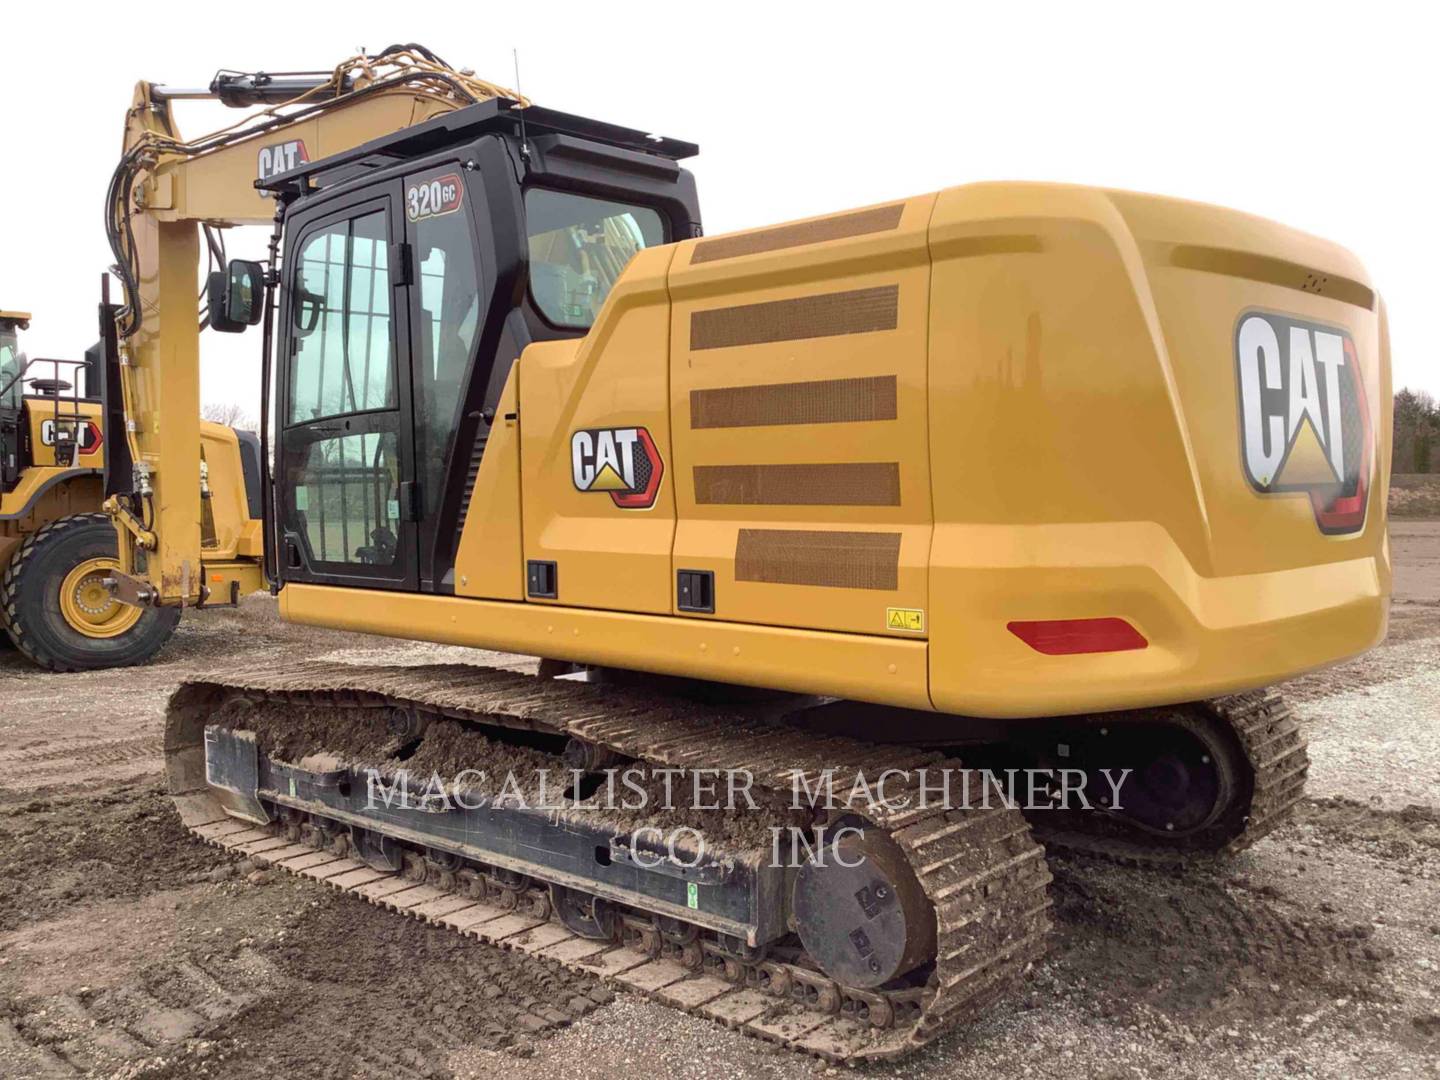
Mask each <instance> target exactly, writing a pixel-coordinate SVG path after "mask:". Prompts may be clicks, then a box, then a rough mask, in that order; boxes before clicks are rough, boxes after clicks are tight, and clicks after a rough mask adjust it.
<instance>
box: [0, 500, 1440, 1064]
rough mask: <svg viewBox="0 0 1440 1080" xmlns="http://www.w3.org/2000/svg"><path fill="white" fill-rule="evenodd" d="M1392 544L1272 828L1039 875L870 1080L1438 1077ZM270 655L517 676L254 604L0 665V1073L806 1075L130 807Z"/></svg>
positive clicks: (1437, 837)
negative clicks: (1172, 857) (173, 702)
mask: <svg viewBox="0 0 1440 1080" xmlns="http://www.w3.org/2000/svg"><path fill="white" fill-rule="evenodd" d="M1391 539H1392V545H1393V551H1394V556H1395V561H1396V565H1397V571H1396V603H1395V606H1394V609H1393V616H1392V623H1391V632H1390V636H1389V638H1388V639H1387V641H1386V643H1385V644H1384V646H1382V647H1381V648H1380V649H1378V650H1376V651H1375V652H1374V653H1372V654H1371V655H1369V656H1366V657H1363V658H1361V659H1359V660H1357V661H1354V662H1352V663H1349V664H1346V665H1344V666H1341V667H1338V668H1334V669H1331V670H1329V671H1326V672H1322V673H1319V674H1316V675H1311V676H1307V677H1305V678H1303V679H1299V680H1296V681H1295V682H1294V683H1292V684H1291V685H1290V687H1289V693H1290V696H1291V697H1292V698H1293V700H1294V701H1295V702H1296V705H1297V708H1298V710H1299V712H1300V714H1301V716H1302V717H1303V719H1304V721H1305V723H1306V726H1307V729H1308V734H1309V737H1310V740H1311V755H1312V759H1313V762H1314V764H1313V767H1312V770H1311V785H1310V794H1309V797H1308V798H1307V800H1306V801H1305V803H1304V804H1303V805H1302V807H1301V811H1300V813H1299V814H1298V816H1297V818H1296V820H1295V821H1294V822H1293V823H1291V824H1289V825H1287V826H1285V827H1284V828H1283V829H1281V830H1280V831H1279V832H1277V833H1276V834H1274V835H1272V836H1271V837H1269V838H1267V839H1266V840H1263V841H1262V842H1260V843H1259V844H1258V845H1257V846H1256V847H1255V848H1254V849H1253V850H1251V851H1249V852H1247V853H1245V854H1244V855H1242V856H1240V857H1238V858H1236V859H1234V860H1233V861H1231V862H1229V863H1227V864H1225V865H1223V866H1220V867H1210V868H1203V869H1196V870H1193V871H1191V872H1188V873H1184V874H1177V873H1174V872H1156V871H1139V870H1130V869H1122V868H1118V867H1114V866H1109V865H1105V864H1102V863H1094V862H1090V861H1082V860H1075V859H1068V858H1056V859H1054V860H1053V863H1054V869H1055V877H1056V881H1055V885H1054V899H1055V916H1056V932H1055V935H1054V938H1053V941H1052V946H1051V951H1050V954H1049V956H1048V957H1047V958H1046V959H1045V960H1044V961H1043V962H1041V963H1040V964H1037V965H1036V966H1035V967H1034V968H1033V970H1032V971H1031V973H1030V975H1029V976H1028V978H1027V981H1026V983H1025V985H1024V986H1023V987H1021V988H1020V990H1019V991H1017V992H1016V993H1014V994H1012V995H1011V996H1010V997H1009V998H1008V999H1007V1000H1006V1001H1004V1002H1003V1003H1002V1004H1001V1005H1000V1006H999V1007H998V1008H996V1009H994V1010H992V1011H991V1012H990V1013H989V1014H988V1015H987V1016H986V1017H985V1018H984V1019H983V1020H982V1021H981V1022H979V1023H977V1024H975V1025H973V1026H971V1027H969V1028H967V1029H965V1030H962V1031H958V1032H955V1033H953V1034H951V1035H950V1036H949V1037H947V1038H945V1039H944V1040H942V1041H941V1042H940V1043H939V1044H938V1045H935V1046H932V1047H930V1048H929V1049H927V1050H925V1051H924V1052H922V1053H920V1054H918V1055H916V1056H915V1057H913V1058H911V1059H909V1060H907V1061H906V1062H904V1063H903V1064H902V1065H901V1066H899V1067H898V1068H897V1069H896V1070H894V1074H895V1075H902V1074H903V1075H907V1076H921V1077H927V1076H951V1075H983V1076H987V1077H994V1078H997V1080H1006V1078H1011V1077H1025V1076H1041V1075H1046V1076H1055V1075H1065V1076H1076V1077H1103V1078H1107V1080H1120V1078H1126V1077H1150V1076H1155V1077H1160V1076H1164V1077H1195V1078H1198V1077H1227V1078H1229V1077H1242V1076H1244V1077H1255V1076H1260V1077H1270V1076H1273V1077H1282V1076H1283V1077H1289V1076H1327V1077H1362V1076H1363V1077H1399V1076H1415V1077H1420V1076H1440V799H1437V795H1436V792H1437V790H1440V722H1437V721H1440V663H1437V661H1440V521H1411V520H1400V521H1396V522H1394V523H1393V524H1392V530H1391ZM296 656H304V657H307V658H322V659H323V658H334V659H344V660H349V661H352V662H364V661H366V660H371V661H375V662H379V661H382V660H383V661H384V662H387V663H394V662H416V663H422V662H431V661H441V660H445V661H449V660H455V659H461V658H467V659H472V660H481V661H483V662H488V663H495V662H505V663H508V664H511V665H514V666H516V667H518V668H522V669H523V668H525V667H526V666H527V665H528V664H529V662H528V661H525V660H524V659H523V658H515V657H504V658H502V657H498V656H496V655H494V654H477V653H474V652H469V651H464V650H457V649H448V648H441V647H436V646H426V645H414V644H407V643H401V642H390V641H386V640H383V639H375V638H367V637H359V636H356V635H348V634H341V633H336V632H329V631H317V630H313V629H308V628H303V627H291V626H286V625H284V624H282V623H281V622H280V621H279V620H278V618H277V617H276V614H275V611H274V607H273V604H272V603H271V602H270V601H269V600H268V599H267V598H256V599H252V600H250V601H248V602H247V603H246V604H244V605H243V607H242V608H241V609H240V610H239V611H238V612H209V613H200V614H197V615H190V616H187V618H186V620H185V621H184V622H183V623H182V625H181V628H180V630H179V632H178V633H177V635H176V638H175V640H174V641H173V642H172V643H171V645H170V646H169V647H168V648H167V649H166V650H165V651H164V653H162V655H161V657H160V659H159V660H158V661H157V662H156V663H154V664H152V665H151V666H149V667H146V668H143V669H138V670H132V671H124V672H112V673H99V674H88V675H72V676H55V675H44V674H40V673H38V672H36V671H34V670H31V669H30V668H28V667H26V666H25V665H24V664H23V663H22V661H20V660H19V659H18V658H17V657H16V656H15V655H14V654H13V653H9V652H0V748H3V749H0V1076H6V1077H8V1076H14V1077H28V1076H51V1075H53V1076H67V1075H77V1074H78V1075H85V1074H90V1075H96V1076H115V1077H134V1078H139V1077H191V1076H206V1077H235V1078H239V1077H248V1076H255V1075H289V1076H296V1077H312V1076H313V1077H350V1076H386V1077H402V1078H403V1077H451V1076H453V1077H459V1078H468V1077H481V1076H493V1075H495V1074H497V1073H498V1074H501V1075H506V1076H519V1077H533V1078H537V1080H538V1078H551V1077H554V1078H560V1077H564V1078H567V1080H569V1078H577V1077H611V1076H615V1075H617V1074H619V1075H626V1074H639V1073H643V1074H646V1075H650V1076H675V1077H711V1076H765V1077H801V1076H808V1075H811V1074H813V1073H814V1072H815V1071H816V1070H817V1066H816V1064H815V1063H814V1062H812V1061H809V1060H807V1059H804V1058H800V1057H797V1056H794V1055H791V1054H788V1053H785V1052H783V1051H779V1050H775V1049H772V1048H770V1047H769V1046H767V1045H766V1044H763V1043H759V1042H756V1041H754V1040H751V1039H748V1038H746V1037H744V1036H742V1035H739V1034H735V1033H732V1032H729V1031H725V1030H722V1029H719V1028H716V1027H714V1026H712V1025H710V1024H708V1023H706V1022H703V1021H700V1020H696V1019H693V1018H691V1017H688V1016H684V1015H680V1014H676V1013H674V1012H672V1011H670V1010H668V1009H665V1008H663V1007H661V1006H658V1005H653V1004H650V1003H648V1002H646V1001H643V1000H640V999H637V998H634V997H631V996H628V995H625V994H620V995H618V996H617V995H612V994H611V993H610V992H609V991H608V990H607V989H606V988H604V987H603V986H601V985H600V984H599V983H598V982H597V981H595V980H593V979H590V978H588V977H585V976H581V975H575V974H570V973H567V972H564V971H562V970H560V969H558V968H554V967H551V966H547V965H546V964H544V963H542V962H540V961H537V960H534V959H529V958H525V957H521V956H518V955H516V954H514V953H510V952H504V951H501V950H498V949H494V948H490V947H487V946H484V945H481V944H479V943H476V942H473V941H470V940H468V939H462V938H459V937H458V936H456V935H452V934H450V933H448V932H445V931H442V930H438V929H433V928H429V927H425V926H423V925H420V924H418V923H416V922H414V921H413V920H404V919H401V918H399V917H397V916H394V915H392V914H388V913H385V912H382V911H380V910H379V909H376V908H372V907H370V906H368V905H365V904H363V903H360V902H358V901H355V900H352V899H349V898H347V897H343V896H340V895H338V894H336V893H334V892H332V891H330V890H325V889H322V888H321V887H319V886H317V885H313V884H311V883H307V882H304V881H301V880H298V879H293V878H289V877H287V876H285V875H276V874H275V873H274V872H273V871H265V870H263V869H258V868H255V867H251V866H249V865H248V864H245V863H241V864H238V865H237V864H235V863H233V862H232V861H231V860H230V859H229V858H228V857H226V856H224V855H222V854H220V853H219V852H217V851H215V850H213V849H210V848H207V847H204V846H202V845H200V844H199V843H197V842H194V841H192V840H190V839H188V838H187V837H186V836H185V835H184V834H183V833H182V831H181V829H180V826H179V824H178V822H177V821H176V820H175V818H174V816H173V815H172V813H171V812H170V809H169V807H168V805H167V804H166V802H165V800H164V798H163V797H162V796H161V794H160V783H161V782H160V777H159V764H160V715H161V711H162V709H163V705H164V701H165V698H166V696H167V695H168V694H169V692H170V691H171V689H173V687H174V686H175V685H176V684H177V682H178V681H179V680H180V679H181V678H182V677H184V676H186V675H188V674H190V673H192V672H194V671H197V670H202V669H207V668H210V667H213V666H215V664H216V663H217V660H219V659H220V658H228V657H235V658H236V659H237V660H242V659H243V661H244V662H247V663H248V662H253V661H256V660H261V661H263V660H264V659H266V658H274V659H275V660H276V661H280V660H282V659H285V658H289V657H296ZM820 1071H821V1072H824V1073H827V1074H831V1075H839V1074H841V1073H844V1072H845V1070H841V1069H825V1068H823V1067H820ZM865 1074H866V1075H874V1076H880V1075H888V1073H887V1072H886V1070H882V1069H879V1068H873V1069H869V1070H865Z"/></svg>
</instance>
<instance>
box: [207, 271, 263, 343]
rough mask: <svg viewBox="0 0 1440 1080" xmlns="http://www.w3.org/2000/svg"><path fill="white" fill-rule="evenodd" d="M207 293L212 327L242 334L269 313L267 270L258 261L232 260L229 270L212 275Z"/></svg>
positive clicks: (223, 332) (221, 330)
mask: <svg viewBox="0 0 1440 1080" xmlns="http://www.w3.org/2000/svg"><path fill="white" fill-rule="evenodd" d="M205 291H206V296H207V298H208V299H209V301H210V328H211V329H212V330H218V331H220V332H221V333H222V334H238V333H240V332H241V331H242V330H244V329H245V328H246V327H247V326H254V325H255V324H256V323H258V322H259V321H260V318H261V316H262V315H263V314H264V313H265V268H264V267H262V266H261V265H260V264H259V263H258V262H249V261H247V260H245V259H231V260H230V265H229V266H227V267H226V268H225V270H223V271H220V270H216V271H215V272H214V273H212V274H211V275H210V280H209V281H208V282H207V283H206V288H205Z"/></svg>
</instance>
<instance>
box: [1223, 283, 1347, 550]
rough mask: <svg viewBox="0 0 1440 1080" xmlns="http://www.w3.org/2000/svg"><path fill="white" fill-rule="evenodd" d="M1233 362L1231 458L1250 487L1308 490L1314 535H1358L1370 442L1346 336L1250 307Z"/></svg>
mask: <svg viewBox="0 0 1440 1080" xmlns="http://www.w3.org/2000/svg"><path fill="white" fill-rule="evenodd" d="M1235 365H1236V377H1237V381H1238V384H1239V395H1240V440H1241V455H1240V456H1241V461H1242V463H1243V468H1244V470H1245V476H1246V479H1247V480H1249V482H1250V486H1251V488H1253V489H1254V490H1255V491H1257V492H1259V493H1260V494H1261V495H1279V494H1296V493H1301V494H1305V495H1308V496H1309V498H1310V504H1311V507H1312V508H1313V510H1314V512H1315V523H1316V525H1317V526H1318V527H1319V528H1320V531H1321V532H1323V533H1326V534H1328V535H1339V534H1344V533H1353V532H1358V531H1359V530H1360V529H1361V528H1362V527H1363V526H1364V524H1365V507H1366V503H1367V502H1368V497H1369V491H1368V488H1369V483H1370V469H1371V461H1372V458H1373V456H1374V447H1373V441H1374V439H1373V434H1372V431H1371V424H1370V414H1369V409H1368V408H1367V406H1366V401H1365V391H1364V386H1363V379H1362V377H1361V372H1360V361H1359V357H1358V355H1357V353H1356V350H1355V342H1354V341H1353V340H1352V339H1351V337H1350V335H1349V333H1347V332H1346V331H1345V330H1343V329H1339V328H1336V327H1332V326H1322V325H1320V324H1318V323H1311V322H1305V321H1303V320H1301V319H1296V318H1292V317H1291V316H1288V315H1278V314H1275V313H1273V312H1267V311H1249V312H1246V313H1245V314H1244V315H1242V316H1241V317H1240V321H1239V323H1238V324H1237V325H1236V328H1235Z"/></svg>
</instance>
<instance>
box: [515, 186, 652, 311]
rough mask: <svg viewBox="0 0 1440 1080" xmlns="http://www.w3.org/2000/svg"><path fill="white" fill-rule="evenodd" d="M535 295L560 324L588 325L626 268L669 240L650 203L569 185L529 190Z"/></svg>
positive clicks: (527, 217)
mask: <svg viewBox="0 0 1440 1080" xmlns="http://www.w3.org/2000/svg"><path fill="white" fill-rule="evenodd" d="M525 221H526V233H527V235H528V237H529V241H530V295H531V296H532V297H533V298H534V300H535V306H536V307H538V308H539V309H540V313H541V314H542V315H544V316H545V318H546V319H548V320H549V321H550V322H552V323H554V324H555V325H556V326H564V327H568V328H574V329H577V330H588V329H589V328H590V325H591V323H593V322H594V321H595V314H596V312H598V311H599V310H600V306H601V305H602V304H603V303H605V298H606V297H607V296H609V295H610V290H611V289H613V288H614V287H615V282H616V280H617V279H618V278H619V277H620V272H621V271H622V270H624V269H625V266H626V264H628V263H629V262H630V260H631V259H633V258H634V257H635V254H636V253H637V252H638V251H640V249H641V248H647V247H655V246H656V245H658V244H663V243H665V226H664V224H663V223H662V221H661V219H660V215H659V214H658V213H657V212H656V211H654V210H652V209H650V208H649V207H648V206H634V205H631V204H628V203H619V202H612V201H611V200H609V199H596V198H592V197H591V196H588V195H576V194H574V193H573V192H568V191H550V190H547V189H545V188H531V189H530V190H529V191H527V192H526V193H525Z"/></svg>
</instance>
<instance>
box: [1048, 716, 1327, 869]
mask: <svg viewBox="0 0 1440 1080" xmlns="http://www.w3.org/2000/svg"><path fill="white" fill-rule="evenodd" d="M1204 705H1205V707H1206V708H1207V709H1209V710H1211V711H1212V712H1213V713H1214V714H1215V715H1216V716H1217V717H1218V718H1220V719H1221V720H1224V721H1226V722H1227V723H1228V724H1229V725H1230V727H1231V729H1232V730H1233V731H1234V732H1235V735H1236V736H1237V738H1238V739H1239V740H1240V746H1241V748H1242V750H1243V751H1244V754H1245V759H1246V761H1247V762H1249V764H1250V767H1251V769H1253V770H1254V778H1255V779H1254V788H1253V791H1252V794H1251V796H1250V808H1249V812H1248V813H1247V814H1246V815H1245V817H1244V819H1243V821H1242V823H1241V828H1240V830H1239V831H1238V832H1236V834H1235V835H1234V836H1232V837H1230V838H1229V839H1228V840H1226V841H1225V842H1224V844H1223V845H1221V846H1220V847H1218V848H1215V849H1214V850H1212V851H1204V850H1200V851H1197V850H1193V849H1192V850H1186V849H1183V848H1168V847H1165V846H1162V845H1161V844H1160V843H1159V842H1156V841H1147V840H1146V839H1145V838H1144V837H1142V836H1138V835H1137V837H1136V838H1135V839H1130V838H1127V837H1122V836H1090V835H1088V834H1086V833H1082V832H1078V831H1064V832H1060V831H1047V830H1045V829H1044V828H1043V827H1042V828H1037V829H1036V830H1035V833H1036V836H1037V837H1038V838H1039V839H1040V840H1041V842H1042V843H1044V844H1045V845H1046V847H1056V848H1061V849H1064V850H1066V851H1070V852H1075V853H1078V854H1085V855H1099V856H1101V857H1103V858H1106V859H1110V860H1112V861H1114V862H1119V863H1124V864H1127V865H1132V866H1146V867H1166V866H1177V865H1181V864H1184V863H1187V862H1193V861H1194V860H1196V859H1197V858H1203V857H1205V856H1207V855H1231V854H1234V853H1236V852H1239V851H1243V850H1245V849H1246V848H1247V847H1249V846H1250V845H1251V844H1253V843H1255V841H1257V840H1259V839H1260V838H1261V837H1263V836H1265V835H1267V834H1269V833H1270V832H1273V831H1274V830H1275V829H1276V828H1277V827H1278V826H1280V825H1281V824H1283V823H1284V822H1285V821H1286V820H1287V819H1288V818H1289V817H1290V813H1291V811H1292V810H1293V808H1294V807H1295V804H1296V803H1298V802H1299V801H1300V800H1301V799H1302V798H1303V797H1304V795H1305V779H1306V776H1307V774H1308V773H1309V771H1310V754H1309V752H1308V750H1307V749H1306V740H1305V735H1304V732H1302V731H1301V729H1300V721H1299V720H1297V719H1296V717H1295V714H1294V713H1293V712H1292V711H1291V709H1290V706H1289V705H1288V704H1287V703H1286V701H1285V699H1284V698H1282V697H1281V696H1280V694H1279V693H1278V692H1276V691H1274V690H1254V691H1250V692H1249V693H1243V694H1231V695H1228V696H1226V697H1219V698H1212V699H1210V700H1209V701H1206V702H1205V703H1204Z"/></svg>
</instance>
